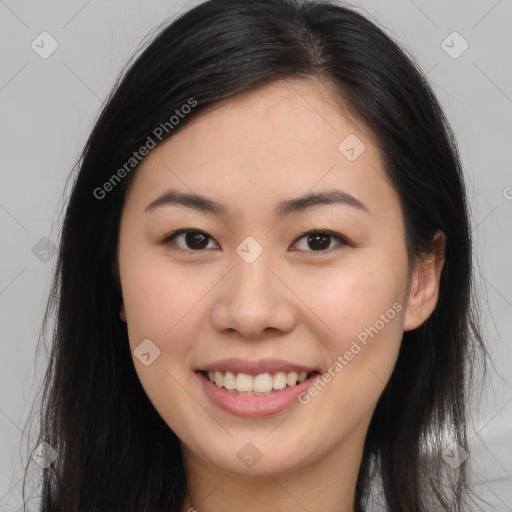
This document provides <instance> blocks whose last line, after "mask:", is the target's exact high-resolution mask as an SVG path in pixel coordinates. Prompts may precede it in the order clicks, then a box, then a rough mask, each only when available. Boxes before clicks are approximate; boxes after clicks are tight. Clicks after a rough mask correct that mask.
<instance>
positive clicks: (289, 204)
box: [144, 189, 370, 218]
mask: <svg viewBox="0 0 512 512" xmlns="http://www.w3.org/2000/svg"><path fill="white" fill-rule="evenodd" d="M330 204H341V205H346V206H351V207H353V208H356V209H358V210H361V211H364V212H367V213H370V210H369V209H368V207H367V206H366V205H365V204H364V203H362V202H361V201H360V200H359V199H357V198H356V197H354V196H353V195H351V194H349V193H347V192H344V191H342V190H337V189H334V190H328V191H325V192H308V193H307V194H305V195H303V196H301V197H297V198H295V199H288V200H286V201H282V202H281V203H279V204H278V205H277V207H276V209H275V215H276V217H279V218H283V217H285V216H287V215H290V214H292V213H298V212H302V211H304V210H308V209H310V208H313V207H315V206H324V205H330ZM173 205H181V206H186V207H188V208H193V209H195V210H200V211H204V212H209V213H212V214H214V215H218V216H222V215H224V216H226V215H229V209H228V208H227V207H226V206H225V205H223V204H221V203H218V202H216V201H214V200H213V199H210V198H208V197H206V196H202V195H198V194H189V193H184V192H180V191H178V190H174V189H170V190H167V191H166V192H164V193H163V194H162V195H160V196H158V197H157V198H156V199H155V200H154V201H152V202H151V203H150V204H149V205H148V206H146V208H145V210H144V211H145V212H147V211H151V210H154V209H156V208H159V207H163V206H173Z"/></svg>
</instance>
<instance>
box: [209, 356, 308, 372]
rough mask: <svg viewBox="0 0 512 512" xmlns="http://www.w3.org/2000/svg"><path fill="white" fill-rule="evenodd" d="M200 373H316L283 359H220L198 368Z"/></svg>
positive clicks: (306, 367)
mask: <svg viewBox="0 0 512 512" xmlns="http://www.w3.org/2000/svg"><path fill="white" fill-rule="evenodd" d="M200 370H201V371H205V372H207V371H215V370H217V371H219V372H232V373H246V374H248V375H259V374H261V373H273V372H306V373H313V372H315V371H317V370H316V369H315V368H312V367H310V366H304V365H302V364H297V363H292V362H290V361H286V360H284V359H259V360H258V361H249V360H247V359H238V358H230V359H220V360H219V361H214V362H212V363H209V364H206V365H204V366H202V367H201V368H200Z"/></svg>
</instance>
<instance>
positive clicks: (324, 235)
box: [295, 231, 348, 252]
mask: <svg viewBox="0 0 512 512" xmlns="http://www.w3.org/2000/svg"><path fill="white" fill-rule="evenodd" d="M302 240H304V242H302V244H301V243H300V242H301V241H302ZM333 240H334V241H336V242H338V245H342V246H343V245H348V240H347V239H346V238H345V237H344V236H342V235H340V234H339V233H333V232H332V231H308V232H307V233H304V234H303V235H301V236H300V237H299V238H298V239H297V241H296V242H295V244H296V245H298V246H299V250H302V251H307V252H312V251H314V252H327V250H328V249H332V245H333V244H332V242H333ZM301 245H302V246H301ZM308 247H309V248H310V249H308Z"/></svg>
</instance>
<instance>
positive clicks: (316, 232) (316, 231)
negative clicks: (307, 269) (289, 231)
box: [162, 228, 350, 253]
mask: <svg viewBox="0 0 512 512" xmlns="http://www.w3.org/2000/svg"><path fill="white" fill-rule="evenodd" d="M186 233H198V234H202V235H205V236H206V237H207V238H208V239H209V240H215V239H214V238H213V237H211V236H210V235H209V234H208V233H206V232H205V231H202V230H200V229H194V228H183V229H178V230H176V231H173V232H172V233H170V234H169V235H167V236H166V237H165V238H164V239H163V240H162V244H163V245H168V244H169V242H173V240H174V239H175V238H176V237H177V236H178V235H182V234H186ZM307 235H327V236H330V237H331V238H332V239H335V240H337V241H338V242H339V244H340V246H341V247H343V246H346V245H350V241H349V240H348V238H346V237H344V236H343V235H341V234H339V233H336V232H334V231H330V230H328V229H324V230H319V229H314V230H310V231H305V232H304V233H302V234H300V235H299V236H298V237H297V238H296V239H295V241H294V242H293V243H294V244H296V243H297V242H298V241H299V240H301V239H302V238H304V237H305V236H307ZM216 243H217V242H216ZM306 243H307V242H306ZM329 245H330V244H329ZM340 246H338V247H340ZM335 249H336V248H334V249H333V248H328V249H326V250H318V251H312V250H309V251H305V252H311V253H327V252H332V251H333V250H335ZM172 250H181V251H185V252H191V253H192V252H194V253H202V252H204V251H207V250H208V249H198V250H193V249H188V248H187V249H183V248H182V247H177V248H176V247H172Z"/></svg>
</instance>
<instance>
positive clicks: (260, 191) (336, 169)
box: [132, 79, 397, 207]
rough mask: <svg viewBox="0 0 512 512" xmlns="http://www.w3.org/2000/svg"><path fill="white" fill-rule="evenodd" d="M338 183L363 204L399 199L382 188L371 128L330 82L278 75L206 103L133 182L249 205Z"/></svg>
mask: <svg viewBox="0 0 512 512" xmlns="http://www.w3.org/2000/svg"><path fill="white" fill-rule="evenodd" d="M347 150H348V152H347ZM354 156H355V157H356V158H354ZM340 185H341V186H342V187H343V188H344V189H345V190H346V191H347V192H348V193H350V194H352V195H354V196H355V197H358V198H359V199H361V201H363V202H366V200H365V198H368V197H369V196H371V195H376V194H378V195H379V196H380V197H381V199H383V200H384V199H386V193H387V194H388V196H389V197H387V199H388V200H390V201H395V200H396V199H397V198H396V195H394V192H393V190H386V191H384V192H385V193H384V194H383V190H382V189H383V188H386V187H387V189H390V188H391V187H390V184H389V182H388V180H387V177H386V173H385V172H384V170H383V166H382V161H381V155H380V153H379V151H378V149H377V145H376V143H375V142H374V138H373V135H372V133H371V132H370V130H368V129H367V128H366V127H365V126H364V125H363V123H361V122H360V121H359V120H358V119H357V118H355V117H354V116H352V115H350V114H349V113H348V112H347V110H346V109H343V108H342V104H341V100H340V99H339V98H337V97H336V94H335V93H334V91H333V90H332V88H330V87H329V86H328V85H326V84H324V83H323V82H321V81H319V80H292V79H283V80H277V81H274V82H271V83H268V84H265V85H263V86H260V87H258V88H256V89H253V90H251V91H248V92H245V93H242V94H239V95H237V96H234V97H232V98H230V99H228V100H224V101H222V102H219V103H217V104H215V105H212V106H210V107H208V108H207V109H205V110H204V111H203V112H201V113H200V114H199V115H198V116H197V117H196V118H195V119H194V120H192V121H191V122H190V123H189V124H187V125H185V126H184V127H183V128H182V129H181V130H179V131H178V132H177V133H176V134H174V135H173V136H172V137H170V138H169V139H167V140H166V141H165V142H163V143H162V144H161V145H160V146H158V147H157V148H155V149H154V150H152V151H151V153H150V154H149V155H148V156H147V157H146V158H145V160H144V161H143V162H142V163H141V165H140V166H139V168H138V169H137V172H136V176H135V179H134V182H133V183H132V188H136V189H137V191H138V194H137V196H139V197H140V196H145V197H146V198H149V197H150V196H151V195H152V194H153V195H154V194H155V193H157V192H161V191H162V190H164V189H165V188H166V187H169V188H170V187H173V188H176V187H179V188H181V189H183V190H184V191H188V192H190V191H193V192H194V193H201V194H206V195H210V196H211V195H212V194H214V195H215V197H216V199H217V200H218V201H219V202H223V203H226V204H230V203H233V201H234V200H235V202H237V201H238V206H249V204H250V203H249V202H248V201H252V202H254V200H255V198H259V199H260V202H261V200H262V199H263V198H267V199H271V198H272V197H274V196H275V202H278V201H279V200H282V199H288V198H289V197H297V196H301V195H304V194H306V193H307V192H308V191H311V190H313V189H321V188H324V189H328V188H332V187H334V186H337V187H339V186H340ZM235 207H236V205H235Z"/></svg>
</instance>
